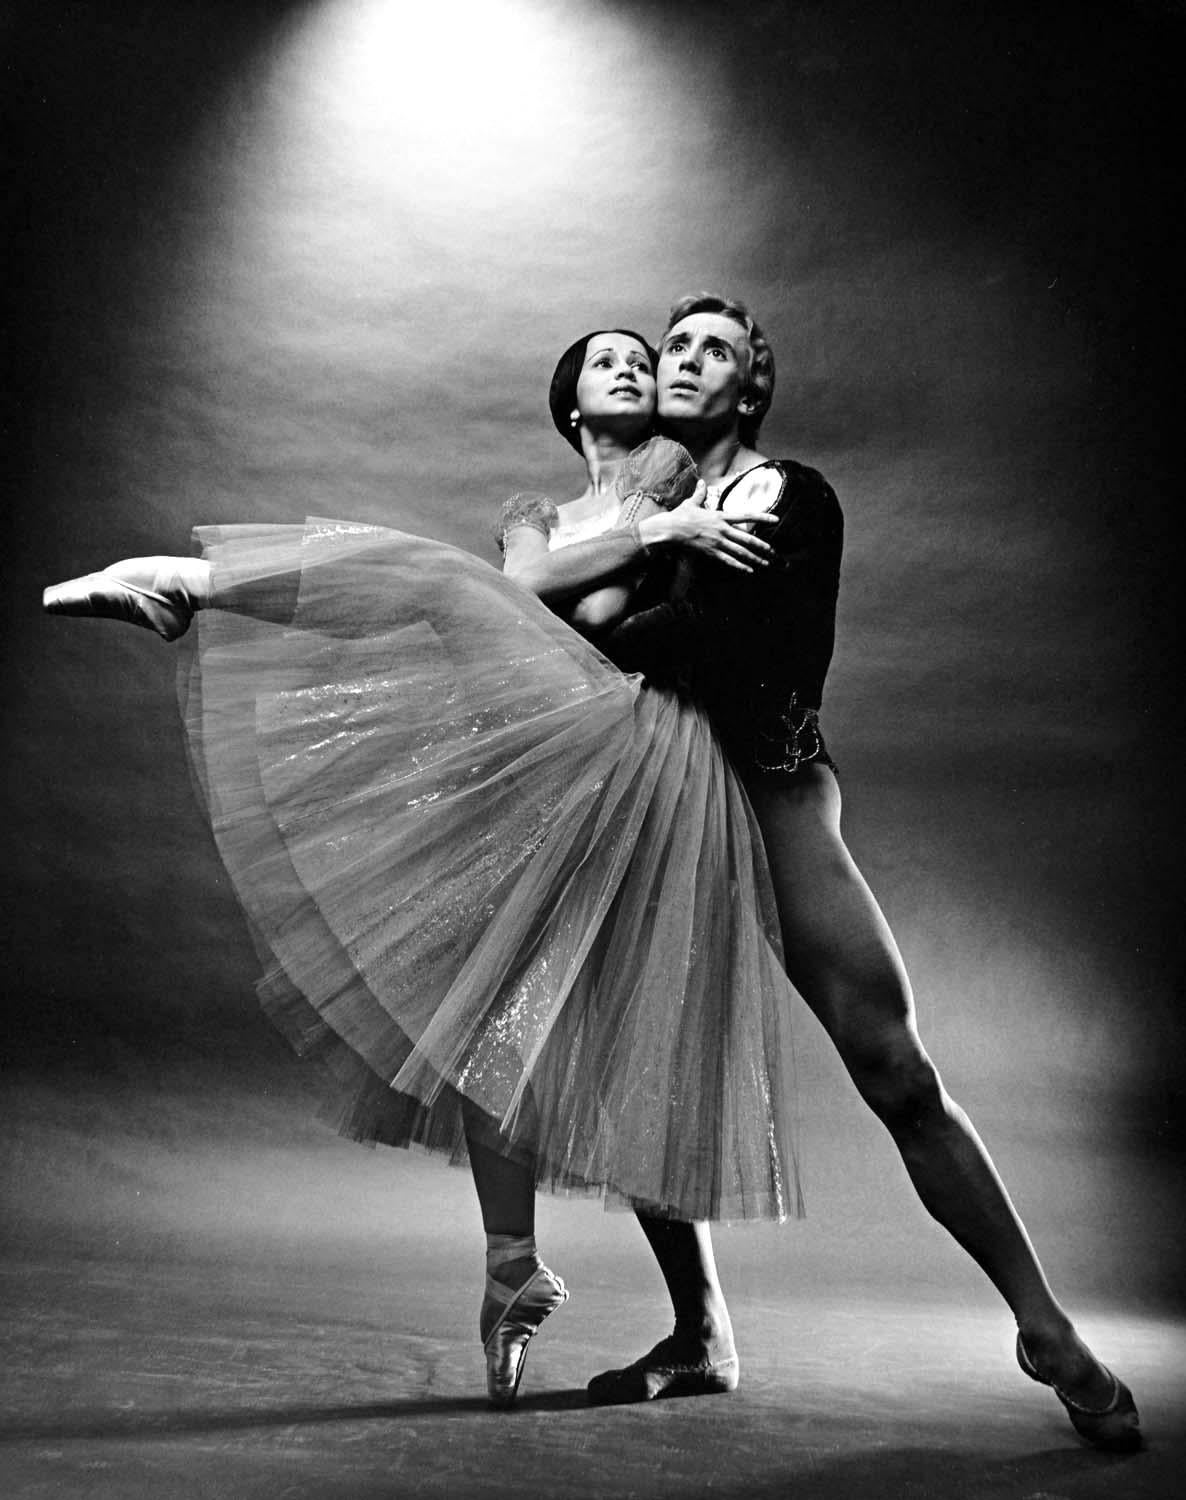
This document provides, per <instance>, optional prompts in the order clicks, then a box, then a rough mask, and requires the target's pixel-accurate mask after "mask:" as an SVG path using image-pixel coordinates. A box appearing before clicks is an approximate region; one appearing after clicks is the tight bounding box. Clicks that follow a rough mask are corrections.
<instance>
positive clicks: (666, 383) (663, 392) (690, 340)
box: [656, 312, 750, 435]
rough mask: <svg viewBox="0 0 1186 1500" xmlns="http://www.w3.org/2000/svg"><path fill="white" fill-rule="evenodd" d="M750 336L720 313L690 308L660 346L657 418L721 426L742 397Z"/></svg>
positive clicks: (733, 418)
mask: <svg viewBox="0 0 1186 1500" xmlns="http://www.w3.org/2000/svg"><path fill="white" fill-rule="evenodd" d="M749 359H750V347H749V337H748V335H747V334H746V331H745V329H744V328H743V327H742V326H741V324H740V323H735V322H734V321H733V319H732V318H726V317H723V316H722V315H721V314H720V313H709V312H697V313H689V314H688V316H687V317H686V318H681V319H680V320H679V322H677V323H675V324H674V325H673V326H672V327H671V328H670V329H669V330H668V331H667V333H666V334H664V336H663V342H662V343H661V344H660V346H659V368H658V371H657V372H656V373H657V378H658V387H659V420H660V421H661V422H662V423H663V425H664V426H665V427H667V428H669V429H671V430H673V431H674V432H675V433H676V434H677V435H678V433H679V431H680V430H681V429H685V430H693V431H703V430H704V429H706V428H707V429H709V430H712V431H721V432H726V431H728V430H729V428H730V427H733V426H736V423H737V420H738V415H739V408H740V407H741V406H742V405H743V404H744V403H745V401H746V392H747V384H748V376H749Z"/></svg>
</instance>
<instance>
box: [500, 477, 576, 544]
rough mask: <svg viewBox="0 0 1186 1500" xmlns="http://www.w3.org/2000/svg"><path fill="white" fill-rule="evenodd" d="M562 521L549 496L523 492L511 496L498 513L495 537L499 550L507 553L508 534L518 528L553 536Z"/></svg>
mask: <svg viewBox="0 0 1186 1500" xmlns="http://www.w3.org/2000/svg"><path fill="white" fill-rule="evenodd" d="M559 521H560V513H559V511H557V509H556V506H555V504H554V503H553V502H552V501H551V500H549V499H548V497H547V495H540V494H537V493H535V492H534V491H530V490H528V491H521V492H519V493H517V494H514V495H512V496H511V498H510V499H509V500H508V501H506V503H505V504H504V505H503V507H502V510H501V511H499V513H498V525H497V527H496V528H495V532H494V536H495V540H496V541H497V542H498V550H499V551H500V552H505V551H506V539H507V533H508V532H509V531H513V530H514V529H515V527H516V526H530V527H531V529H532V530H533V531H539V532H542V533H543V535H544V536H546V537H547V536H551V534H552V532H553V531H554V530H555V529H556V527H557V525H558V524H559Z"/></svg>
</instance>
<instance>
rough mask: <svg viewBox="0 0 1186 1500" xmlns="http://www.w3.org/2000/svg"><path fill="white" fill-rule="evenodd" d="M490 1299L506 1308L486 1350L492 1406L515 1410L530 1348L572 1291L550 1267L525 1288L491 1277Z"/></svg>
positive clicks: (532, 1277) (495, 1326) (488, 1287)
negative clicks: (531, 1343) (513, 1407)
mask: <svg viewBox="0 0 1186 1500" xmlns="http://www.w3.org/2000/svg"><path fill="white" fill-rule="evenodd" d="M486 1297H487V1299H488V1300H491V1301H494V1302H501V1303H503V1304H504V1305H503V1307H502V1311H501V1312H500V1313H499V1315H498V1319H497V1321H496V1322H495V1324H494V1326H493V1328H491V1330H490V1332H489V1333H488V1334H487V1335H486V1340H485V1343H484V1344H483V1346H482V1347H483V1348H484V1349H485V1351H486V1393H487V1395H488V1396H489V1397H490V1403H491V1405H492V1406H501V1407H506V1406H511V1405H512V1404H513V1403H514V1400H515V1397H516V1395H517V1394H518V1391H519V1382H520V1380H522V1378H523V1366H524V1363H525V1362H526V1359H527V1346H528V1344H529V1343H530V1342H531V1340H532V1339H533V1338H534V1337H535V1335H536V1334H537V1333H538V1332H539V1330H540V1326H541V1325H542V1323H543V1321H544V1319H545V1318H548V1317H550V1316H551V1315H552V1313H554V1312H555V1311H556V1309H557V1308H558V1307H562V1306H563V1305H564V1303H566V1302H567V1301H568V1288H567V1287H566V1286H565V1285H564V1283H563V1281H561V1280H560V1278H559V1276H556V1275H554V1274H553V1273H552V1272H551V1271H549V1270H548V1268H547V1266H541V1267H540V1268H539V1270H538V1271H536V1272H535V1273H534V1274H533V1275H531V1276H529V1277H528V1279H527V1280H526V1281H525V1282H524V1283H523V1285H522V1286H521V1287H509V1286H504V1285H503V1284H502V1282H500V1281H496V1280H495V1279H494V1278H493V1277H491V1276H487V1278H486Z"/></svg>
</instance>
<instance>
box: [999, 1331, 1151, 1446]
mask: <svg viewBox="0 0 1186 1500" xmlns="http://www.w3.org/2000/svg"><path fill="white" fill-rule="evenodd" d="M1017 1363H1018V1364H1019V1365H1020V1366H1021V1370H1022V1373H1023V1374H1025V1375H1028V1376H1029V1378H1030V1379H1031V1380H1036V1381H1037V1382H1038V1384H1039V1385H1048V1386H1049V1387H1050V1389H1051V1390H1052V1391H1053V1392H1054V1394H1055V1395H1056V1396H1057V1397H1058V1399H1059V1400H1060V1401H1061V1402H1062V1404H1063V1406H1064V1408H1065V1409H1066V1413H1067V1416H1068V1417H1070V1419H1071V1426H1072V1427H1073V1428H1074V1429H1075V1431H1076V1432H1077V1433H1078V1434H1079V1436H1080V1437H1081V1438H1082V1439H1083V1441H1084V1442H1086V1443H1090V1444H1091V1445H1092V1447H1093V1448H1100V1449H1103V1450H1105V1451H1107V1452H1111V1453H1131V1452H1132V1451H1133V1450H1134V1449H1135V1448H1139V1447H1140V1446H1141V1442H1142V1438H1141V1431H1140V1427H1141V1419H1140V1416H1139V1415H1138V1414H1137V1408H1136V1402H1135V1401H1134V1400H1133V1398H1132V1392H1131V1391H1130V1390H1129V1388H1128V1387H1127V1386H1126V1385H1125V1383H1124V1381H1123V1380H1120V1379H1119V1378H1118V1377H1117V1376H1115V1375H1113V1373H1112V1372H1111V1370H1109V1369H1108V1367H1107V1365H1103V1366H1102V1367H1101V1368H1102V1369H1103V1371H1104V1374H1105V1375H1107V1377H1108V1379H1109V1380H1110V1381H1111V1382H1112V1399H1111V1400H1110V1401H1109V1402H1108V1404H1107V1405H1106V1406H1103V1407H1098V1408H1092V1407H1089V1406H1084V1405H1083V1404H1082V1402H1080V1401H1076V1400H1074V1399H1073V1398H1072V1397H1071V1396H1068V1395H1067V1394H1066V1392H1065V1391H1060V1390H1059V1388H1058V1386H1056V1385H1055V1383H1054V1381H1053V1380H1047V1379H1046V1377H1045V1376H1044V1375H1042V1374H1040V1373H1039V1372H1038V1369H1037V1367H1036V1366H1035V1365H1034V1362H1033V1360H1031V1359H1030V1357H1029V1353H1028V1351H1027V1350H1026V1347H1025V1344H1024V1342H1023V1340H1022V1337H1021V1334H1020V1333H1019V1334H1018V1335H1017Z"/></svg>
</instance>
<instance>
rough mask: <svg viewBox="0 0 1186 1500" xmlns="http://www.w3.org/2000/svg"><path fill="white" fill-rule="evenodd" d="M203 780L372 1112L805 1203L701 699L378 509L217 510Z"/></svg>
mask: <svg viewBox="0 0 1186 1500" xmlns="http://www.w3.org/2000/svg"><path fill="white" fill-rule="evenodd" d="M198 537H199V541H200V543H201V545H202V548H203V551H204V555H205V556H206V557H207V558H208V559H209V560H210V561H211V563H212V565H213V577H214V587H215V604H216V606H218V607H216V608H214V609H212V610H209V611H205V612H203V613H202V614H201V615H200V616H199V624H198V628H197V631H196V632H194V633H195V634H196V636H197V649H196V651H195V652H193V653H191V657H190V659H189V661H188V662H187V664H186V667H185V669H184V684H185V700H186V701H185V717H186V724H187V728H188V735H189V743H190V747H191V753H192V762H193V766H194V770H195V775H196V779H197V781H198V783H199V786H200V788H201V791H202V794H203V797H204V799H205V802H206V805H207V808H208V811H209V816H210V822H211V826H212V828H213V831H214V836H215V839H216V841H217V844H218V847H219V851H220V853H221V855H222V858H223V861H224V863H225V865H226V868H227V870H228V872H229V874H230V877H231V880H232V882H233V884H234V888H235V890H236V892H237V894H238V897H239V900H240V902H241V903H242V906H243V909H244V911H245V913H246V915H247V918H248V922H249V924H250V927H251V929H252V932H253V935H254V936H255V939H256V942H257V945H258V947H259V950H260V954H261V960H262V962H263V966H264V976H263V979H262V980H261V983H260V994H261V998H262V1000H263V1004H264V1006H265V1009H266V1010H267V1011H268V1013H269V1015H270V1016H271V1017H272V1019H273V1020H274V1021H275V1023H276V1024H277V1025H278V1026H279V1027H280V1029H281V1030H282V1032H283V1033H284V1034H285V1035H286V1036H287V1037H288V1038H289V1040H290V1041H291V1042H292V1043H293V1044H294V1045H295V1046H296V1047H297V1049H298V1050H299V1051H300V1052H302V1053H304V1054H308V1055H312V1056H315V1057H319V1058H320V1059H322V1060H323V1061H324V1062H325V1063H326V1064H327V1065H328V1066H329V1068H330V1069H331V1071H332V1074H333V1076H334V1078H335V1079H336V1085H335V1095H336V1101H337V1102H336V1106H335V1108H336V1113H337V1117H338V1119H337V1123H338V1125H339V1127H340V1128H341V1129H342V1130H343V1131H344V1132H345V1133H347V1134H350V1135H352V1136H354V1137H355V1138H357V1139H364V1140H375V1141H384V1142H387V1143H390V1144H398V1145H407V1144H412V1143H418V1144H421V1145H424V1146H428V1147H431V1148H434V1149H438V1150H444V1151H447V1152H449V1153H450V1154H451V1155H453V1156H454V1157H460V1156H462V1155H463V1153H464V1145H463V1141H464V1128H463V1127H464V1124H465V1122H466V1121H468V1123H469V1125H470V1127H471V1128H472V1129H476V1130H477V1131H478V1132H479V1135H480V1136H481V1138H482V1139H484V1140H487V1141H489V1142H492V1143H495V1144H496V1146H497V1149H500V1150H504V1151H506V1152H507V1153H508V1154H513V1155H517V1156H518V1157H519V1159H521V1160H524V1161H531V1162H534V1164H535V1170H536V1174H537V1180H538V1181H539V1183H540V1184H541V1185H542V1186H545V1187H548V1188H551V1189H554V1190H566V1191H592V1192H598V1193H602V1194H604V1195H605V1196H606V1197H607V1198H609V1199H613V1200H626V1201H629V1202H633V1203H636V1204H641V1205H646V1206H649V1207H650V1208H652V1209H654V1210H658V1211H661V1212H665V1213H671V1214H676V1215H678V1216H680V1217H685V1218H713V1219H721V1218H724V1219H745V1218H780V1217H782V1216H784V1215H786V1214H787V1213H793V1212H796V1211H797V1206H798V1185H797V1175H796V1170H795V1164H794V1157H793V1152H792V1130H791V1120H792V1109H793V1098H792V1087H791V1057H790V1039H789V1031H788V1027H789V1000H790V995H791V992H790V987H789V983H788V981H787V979H786V977H785V974H784V972H783V968H782V964H781V959H780V952H779V946H778V937H777V919H776V914H775V910H774V905H773V898H772V893H771V890H770V885H769V877H768V873H767V871H766V867H765V863H764V856H763V855H762V853H761V847H762V846H761V841H760V837H759V835H758V833H757V830H756V828H755V826H754V824H753V819H752V814H751V812H750V809H749V806H748V803H747V802H746V799H745V796H744V793H743V792H742V790H741V788H740V785H739V784H738V782H737V780H736V778H735V777H734V776H733V774H732V772H731V771H730V770H729V768H728V766H727V764H726V762H725V761H724V760H723V758H722V755H721V752H720V749H719V747H718V745H717V742H716V740H715V738H714V736H713V734H712V731H711V729H710V727H709V725H708V723H707V721H706V720H705V719H704V717H703V715H702V714H701V713H700V712H699V710H697V709H696V708H694V707H692V706H690V705H688V704H686V703H683V702H681V701H680V700H678V699H677V698H675V697H674V696H672V695H669V694H667V693H665V692H661V691H657V690H652V689H650V688H647V687H645V686H644V685H643V684H642V682H641V680H640V679H639V678H637V677H631V676H626V675H623V674H622V673H621V672H619V671H618V670H617V668H615V667H614V666H613V665H612V664H611V663H610V662H609V661H607V660H606V659H605V658H604V657H603V656H602V655H601V654H600V653H599V652H598V651H596V650H595V649H594V648H593V647H592V646H591V645H590V644H589V643H588V642H587V641H586V640H584V639H583V638H582V637H581V636H580V635H578V634H577V633H576V632H575V631H573V630H572V629H570V628H569V627H568V626H567V625H566V624H564V623H563V622H562V621H561V620H559V619H558V618H557V617H556V616H555V615H553V614H552V613H551V612H550V611H549V610H548V609H547V608H545V607H544V606H543V605H542V604H541V603H540V601H539V600H538V599H537V598H536V597H535V596H534V595H532V594H530V593H529V592H527V591H526V590H524V589H522V588H521V587H520V586H518V585H517V584H515V583H514V582H513V581H511V580H508V579H506V578H505V577H504V576H503V575H502V574H500V573H499V572H497V571H496V570H495V569H493V568H491V567H489V566H488V565H487V564H485V563H483V562H482V561H480V560H478V559H476V558H474V557H472V556H470V555H469V554H467V553H464V552H461V551H459V550H457V549H455V548H452V547H449V546H446V545H443V544H440V543H436V542H432V541H428V540H425V539H423V538H420V537H416V536H411V535H407V534H403V533H399V532H394V531H388V530H385V529H381V528H376V527H368V526H360V525H353V524H349V523H341V522H333V521H309V522H307V523H306V524H305V525H303V526H272V527H226V528H203V529H202V530H201V531H200V532H199V533H198Z"/></svg>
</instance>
